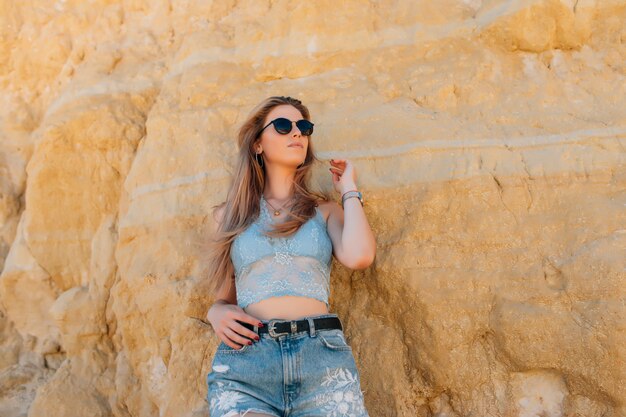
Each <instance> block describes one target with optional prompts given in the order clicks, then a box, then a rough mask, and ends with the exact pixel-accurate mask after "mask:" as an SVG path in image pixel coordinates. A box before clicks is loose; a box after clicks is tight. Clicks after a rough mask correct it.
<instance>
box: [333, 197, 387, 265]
mask: <svg viewBox="0 0 626 417" xmlns="http://www.w3.org/2000/svg"><path fill="white" fill-rule="evenodd" d="M355 189H357V188H356V186H354V185H350V186H347V187H346V188H345V189H344V190H343V191H342V194H343V193H344V192H346V191H349V190H355ZM329 207H330V208H331V209H330V215H329V217H328V234H329V236H330V238H331V240H332V242H333V253H334V255H335V257H336V258H337V260H338V261H339V262H341V263H342V264H343V265H345V266H346V267H348V268H350V269H365V268H367V267H369V266H370V265H371V264H372V262H374V257H375V256H376V239H375V238H374V233H373V232H372V229H371V228H370V225H369V222H368V221H367V217H366V216H365V211H364V210H363V207H362V206H361V202H360V201H359V200H358V199H357V198H349V199H347V200H346V201H345V202H344V207H343V208H342V207H341V205H339V203H337V202H333V203H331V204H329Z"/></svg>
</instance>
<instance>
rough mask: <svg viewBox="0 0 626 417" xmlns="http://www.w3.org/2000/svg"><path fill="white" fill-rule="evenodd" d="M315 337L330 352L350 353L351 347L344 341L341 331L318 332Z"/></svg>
mask: <svg viewBox="0 0 626 417" xmlns="http://www.w3.org/2000/svg"><path fill="white" fill-rule="evenodd" d="M317 337H318V339H319V341H320V343H321V344H322V345H323V346H325V347H327V348H328V349H331V350H344V351H351V350H352V347H351V346H350V345H349V344H348V342H347V341H346V337H345V335H344V334H343V331H342V330H341V329H332V330H319V331H318V332H317Z"/></svg>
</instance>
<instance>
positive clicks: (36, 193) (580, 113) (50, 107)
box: [0, 0, 626, 417]
mask: <svg viewBox="0 0 626 417" xmlns="http://www.w3.org/2000/svg"><path fill="white" fill-rule="evenodd" d="M0 31H1V32H0V35H1V36H0V93H1V97H2V99H3V106H0V111H1V116H0V129H1V136H0V268H2V273H1V275H0V301H1V307H2V308H1V310H0V336H1V338H0V340H1V343H0V368H1V371H0V372H1V373H0V392H1V394H0V415H2V416H26V415H28V416H29V417H39V416H55V417H74V416H90V417H91V416H120V417H122V416H123V417H127V416H137V417H147V416H156V415H160V416H194V417H197V416H205V415H208V414H207V413H208V408H207V403H206V399H205V396H206V385H205V377H206V374H207V373H208V372H209V371H210V369H209V368H210V363H211V359H212V356H213V353H214V350H215V347H216V345H217V342H218V340H217V338H216V337H215V335H214V333H213V330H212V327H211V326H210V325H209V324H208V323H207V321H206V318H205V314H206V310H207V308H208V307H209V305H210V303H211V302H212V300H211V299H210V298H209V297H208V296H207V295H206V294H204V293H202V292H201V291H200V290H199V288H201V284H202V277H201V276H199V274H198V271H199V267H198V265H199V264H200V263H201V259H202V254H201V253H198V251H197V250H196V249H195V248H197V246H196V245H195V243H196V242H198V241H200V240H201V239H202V238H203V236H204V233H203V232H204V231H205V230H206V224H207V220H208V219H207V216H208V215H209V212H210V207H211V206H212V205H214V204H216V203H218V202H221V201H222V200H223V199H224V197H225V191H226V186H227V184H228V180H229V177H230V175H231V173H232V167H233V165H232V164H233V162H234V161H235V158H236V153H237V147H236V141H235V134H236V131H237V129H238V128H239V126H240V123H241V122H242V120H243V119H244V118H245V117H246V115H247V114H248V112H249V111H250V110H251V108H252V107H253V106H254V105H256V104H257V103H258V102H259V101H261V100H262V99H264V98H266V97H268V96H271V95H291V96H293V97H297V98H299V99H300V100H302V101H303V103H304V104H306V105H307V106H308V107H309V109H310V110H311V112H312V118H313V120H314V121H315V122H316V133H315V137H314V141H315V142H314V143H315V149H316V151H317V155H318V157H319V158H320V159H323V160H328V159H330V158H350V159H351V160H352V161H353V162H354V163H355V166H356V167H357V172H358V184H359V188H360V189H361V191H362V192H363V194H364V197H365V199H366V205H365V209H366V213H367V216H368V219H369V221H370V224H371V225H372V229H373V230H374V232H375V235H376V238H377V245H378V246H377V255H376V260H375V262H374V264H373V265H372V266H371V267H370V268H368V269H367V270H365V271H356V272H353V271H350V270H348V269H346V268H345V267H343V266H342V265H341V264H340V263H338V262H337V261H336V260H335V261H334V264H333V271H332V293H331V310H332V311H334V312H337V313H338V314H339V316H340V317H341V318H342V320H343V322H344V325H345V327H346V329H345V333H346V336H347V338H348V341H349V343H350V344H351V345H352V346H353V351H354V355H355V359H356V361H357V364H358V367H359V370H360V372H361V384H362V388H363V391H364V392H365V398H366V405H367V407H368V410H369V413H370V415H371V416H381V417H382V416H424V417H427V416H428V417H430V416H432V417H452V416H455V417H463V416H472V417H475V416H485V417H486V416H497V417H513V416H524V417H531V416H544V417H553V416H554V417H556V416H570V417H575V416H576V417H583V416H584V417H601V416H603V417H609V416H611V417H623V416H626V403H625V399H626V382H625V381H626V364H625V361H626V348H625V346H626V327H625V325H624V323H625V318H626V314H625V313H626V302H625V299H626V261H625V260H626V226H625V225H626V191H625V190H626V153H625V150H626V1H624V0H603V1H600V0H577V1H574V0H562V1H557V0H552V1H551V0H545V1H504V0H492V1H481V0H464V1H461V0H458V1H455V0H438V1H435V0H422V1H400V2H397V1H378V2H355V1H344V2H336V1H335V2H330V1H309V2H296V1H280V2H265V1H248V2H243V3H242V2H217V1H216V2H209V1H195V2H169V3H167V2H155V1H133V2H111V1H90V2H83V1H57V2H46V1H34V2H21V1H8V0H0ZM314 178H315V182H316V183H317V184H319V185H320V187H321V188H324V189H326V190H332V183H331V179H330V177H329V174H328V170H327V168H326V166H319V167H317V169H316V171H315V175H314ZM337 197H338V196H337Z"/></svg>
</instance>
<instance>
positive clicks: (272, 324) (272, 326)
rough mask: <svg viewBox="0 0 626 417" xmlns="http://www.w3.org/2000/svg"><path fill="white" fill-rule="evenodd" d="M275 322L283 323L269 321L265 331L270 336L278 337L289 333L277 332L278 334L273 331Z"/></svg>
mask: <svg viewBox="0 0 626 417" xmlns="http://www.w3.org/2000/svg"><path fill="white" fill-rule="evenodd" d="M277 321H284V320H270V321H269V323H268V327H267V331H268V332H269V334H270V336H272V337H278V336H280V335H281V334H288V333H289V332H279V333H276V332H275V331H274V329H275V328H276V322H277Z"/></svg>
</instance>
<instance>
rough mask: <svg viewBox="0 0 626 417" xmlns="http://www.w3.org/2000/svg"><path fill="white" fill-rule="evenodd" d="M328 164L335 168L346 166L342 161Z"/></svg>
mask: <svg viewBox="0 0 626 417" xmlns="http://www.w3.org/2000/svg"><path fill="white" fill-rule="evenodd" d="M330 164H331V165H336V166H344V165H346V163H345V162H342V161H337V160H335V161H331V162H330Z"/></svg>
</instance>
